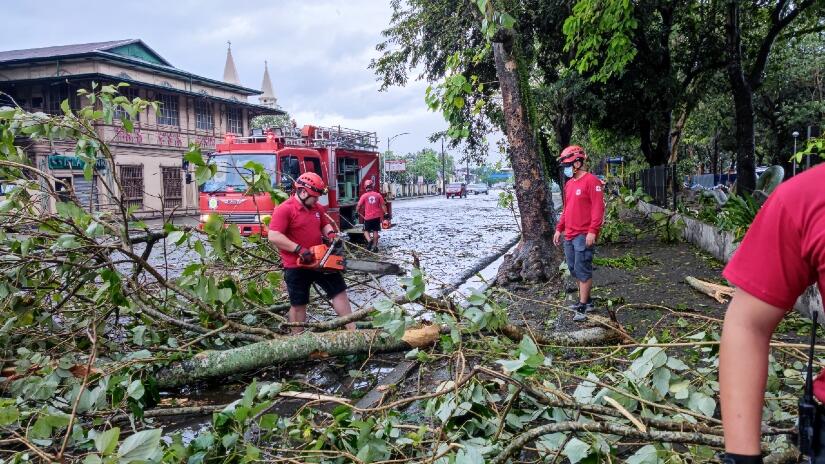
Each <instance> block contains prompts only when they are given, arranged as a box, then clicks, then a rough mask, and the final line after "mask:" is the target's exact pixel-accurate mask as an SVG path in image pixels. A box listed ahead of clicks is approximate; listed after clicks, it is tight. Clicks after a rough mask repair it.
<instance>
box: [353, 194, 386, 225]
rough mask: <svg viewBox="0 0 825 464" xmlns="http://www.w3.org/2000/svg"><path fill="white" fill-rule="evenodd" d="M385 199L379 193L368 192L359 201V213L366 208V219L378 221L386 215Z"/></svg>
mask: <svg viewBox="0 0 825 464" xmlns="http://www.w3.org/2000/svg"><path fill="white" fill-rule="evenodd" d="M383 207H384V197H382V196H381V194H380V193H378V192H367V193H365V194H363V195H361V198H360V199H359V200H358V211H361V208H364V219H366V220H370V219H377V218H380V217H381V216H383V215H384V208H383Z"/></svg>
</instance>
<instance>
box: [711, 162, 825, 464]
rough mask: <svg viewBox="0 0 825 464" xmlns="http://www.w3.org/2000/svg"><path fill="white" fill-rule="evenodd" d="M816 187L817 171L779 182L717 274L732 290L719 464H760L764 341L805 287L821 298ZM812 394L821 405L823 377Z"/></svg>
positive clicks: (822, 238)
mask: <svg viewBox="0 0 825 464" xmlns="http://www.w3.org/2000/svg"><path fill="white" fill-rule="evenodd" d="M824 185H825V165H820V166H816V167H813V168H811V169H809V170H807V171H805V172H803V173H802V174H799V175H797V176H795V177H793V178H791V179H790V180H788V181H786V182H783V183H782V184H781V185H780V186H779V187H778V188H777V189H776V190H775V191H774V192H773V193H772V194H771V196H770V197H768V200H767V201H766V202H765V204H764V205H763V206H762V208H761V209H760V210H759V213H758V214H757V215H756V219H754V221H753V224H751V226H750V229H748V232H747V234H745V238H744V239H743V240H742V244H741V245H740V246H739V248H738V249H737V250H736V251H735V252H734V254H733V256H732V257H731V260H730V262H729V263H728V265H727V266H726V267H725V270H724V271H723V273H722V275H724V276H725V278H726V279H728V281H730V282H731V283H732V284H733V285H735V286H736V292H735V293H734V295H733V298H732V299H731V302H730V305H729V306H728V310H727V313H726V314H725V323H724V326H723V327H722V342H721V346H720V349H719V398H720V400H721V403H722V427H723V428H724V431H725V451H726V452H727V454H726V456H725V458H724V460H723V462H725V463H730V464H740V463H761V462H762V457H761V449H760V443H761V426H762V406H763V403H764V399H765V384H766V381H767V378H768V354H769V352H770V341H771V335H772V334H773V331H774V329H776V326H777V325H779V322H780V321H781V320H782V318H783V317H785V314H786V313H787V312H788V311H790V309H791V308H792V307H793V305H794V303H795V302H796V300H797V298H799V295H801V294H802V293H803V292H804V291H805V289H806V288H807V287H809V286H811V285H813V284H814V283H817V284H818V286H819V291H820V292H821V293H822V294H823V295H825V190H824V189H823V186H824ZM823 319H825V318H823V317H822V315H819V316H818V320H819V321H823ZM813 391H814V395H815V396H816V398H817V399H818V400H819V401H820V402H822V401H825V371H823V372H822V373H820V374H819V376H817V378H816V379H815V380H814V388H813ZM816 462H819V461H816Z"/></svg>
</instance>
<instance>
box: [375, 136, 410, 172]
mask: <svg viewBox="0 0 825 464" xmlns="http://www.w3.org/2000/svg"><path fill="white" fill-rule="evenodd" d="M402 135H409V132H401V133H400V134H395V135H393V136H392V137H387V155H389V154H390V142H392V141H393V140H395V138H396V137H401V136H402ZM384 161H386V160H384ZM385 174H386V173H385V169H384V163H383V162H382V163H381V182H385V181H384V175H385Z"/></svg>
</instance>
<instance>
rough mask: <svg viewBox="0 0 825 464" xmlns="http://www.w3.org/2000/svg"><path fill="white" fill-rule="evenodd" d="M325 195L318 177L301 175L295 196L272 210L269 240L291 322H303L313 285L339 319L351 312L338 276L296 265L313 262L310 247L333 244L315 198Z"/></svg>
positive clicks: (330, 230)
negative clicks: (276, 257)
mask: <svg viewBox="0 0 825 464" xmlns="http://www.w3.org/2000/svg"><path fill="white" fill-rule="evenodd" d="M326 193H327V187H326V185H325V184H324V180H323V179H321V176H319V175H318V174H315V173H314V172H306V173H304V174H301V175H300V176H299V177H298V179H296V180H295V193H294V194H293V195H292V196H291V197H289V199H288V200H286V201H285V202H283V203H281V204H280V205H278V206H277V207H276V208H275V210H274V211H273V212H272V219H270V221H269V236H268V237H269V241H270V242H272V243H273V244H274V245H275V246H276V247H278V250H279V251H280V253H281V262H282V264H283V266H284V282H286V287H287V292H288V293H289V304H290V308H289V321H290V322H304V321H306V309H307V303H309V290H310V288H311V287H312V284H313V283H317V284H318V285H319V286H320V287H321V288H322V289H323V290H324V292H325V293H326V294H327V298H329V300H330V302H331V303H332V307H333V309H335V312H336V313H338V315H339V316H345V315H347V314H350V313H352V307H351V306H350V303H349V297H348V296H347V284H346V283H345V282H344V278H343V277H342V276H341V274H340V273H338V272H331V273H330V272H321V271H318V270H315V269H307V268H302V267H300V266H299V263H301V264H312V262H313V261H314V259H315V258H314V256H313V254H312V252H311V251H310V248H312V247H313V246H316V245H321V244H322V243H324V242H328V243H332V242H333V241H334V240H335V239H336V238H337V233H336V232H335V229H334V228H333V226H332V224H331V223H330V221H329V218H328V217H327V214H326V208H324V207H323V206H322V205H320V204H318V198H319V197H320V196H321V195H324V194H326ZM346 327H347V329H348V330H354V329H355V324H354V323H349V324H347V326H346ZM302 331H303V328H300V327H293V328H292V332H293V334H295V333H300V332H302Z"/></svg>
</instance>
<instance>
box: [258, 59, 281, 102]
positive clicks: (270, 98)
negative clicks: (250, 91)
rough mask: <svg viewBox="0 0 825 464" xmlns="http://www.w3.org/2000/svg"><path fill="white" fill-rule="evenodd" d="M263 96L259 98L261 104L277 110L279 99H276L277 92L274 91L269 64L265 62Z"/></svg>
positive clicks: (262, 85) (262, 84)
mask: <svg viewBox="0 0 825 464" xmlns="http://www.w3.org/2000/svg"><path fill="white" fill-rule="evenodd" d="M261 92H263V94H261V96H260V97H258V100H259V102H260V103H261V105H263V106H268V107H270V108H275V107H277V106H278V99H277V98H275V92H273V91H272V81H271V80H270V79H269V64H268V63H267V62H266V61H264V80H263V82H262V83H261Z"/></svg>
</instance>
